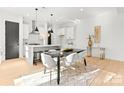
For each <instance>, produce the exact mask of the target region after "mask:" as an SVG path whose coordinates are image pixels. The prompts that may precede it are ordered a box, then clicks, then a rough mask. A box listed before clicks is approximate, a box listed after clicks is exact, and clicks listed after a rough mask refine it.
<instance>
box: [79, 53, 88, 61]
mask: <svg viewBox="0 0 124 93" xmlns="http://www.w3.org/2000/svg"><path fill="white" fill-rule="evenodd" d="M77 55H78V61H82V60H83V59H84V57H85V56H86V51H83V52H80V53H77Z"/></svg>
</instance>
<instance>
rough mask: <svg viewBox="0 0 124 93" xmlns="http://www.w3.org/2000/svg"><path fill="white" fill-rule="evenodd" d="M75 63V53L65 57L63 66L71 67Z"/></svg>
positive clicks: (76, 57)
mask: <svg viewBox="0 0 124 93" xmlns="http://www.w3.org/2000/svg"><path fill="white" fill-rule="evenodd" d="M77 61H78V55H77V53H72V54H70V55H68V56H67V57H66V61H65V65H66V66H70V65H73V64H74V63H75V62H77Z"/></svg>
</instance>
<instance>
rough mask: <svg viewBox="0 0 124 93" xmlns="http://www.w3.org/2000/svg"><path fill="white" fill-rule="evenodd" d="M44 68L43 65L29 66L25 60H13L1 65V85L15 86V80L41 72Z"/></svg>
mask: <svg viewBox="0 0 124 93" xmlns="http://www.w3.org/2000/svg"><path fill="white" fill-rule="evenodd" d="M42 69H43V66H42V64H41V63H37V65H34V66H32V65H29V64H28V63H26V61H25V59H12V60H7V61H4V62H2V64H0V85H13V84H14V83H13V80H14V79H16V78H18V77H20V76H24V75H27V74H30V73H35V72H38V71H41V70H42Z"/></svg>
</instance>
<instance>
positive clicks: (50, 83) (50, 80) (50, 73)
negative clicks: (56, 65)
mask: <svg viewBox="0 0 124 93" xmlns="http://www.w3.org/2000/svg"><path fill="white" fill-rule="evenodd" d="M51 78H52V70H50V85H51Z"/></svg>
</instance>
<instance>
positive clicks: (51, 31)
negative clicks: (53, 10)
mask: <svg viewBox="0 0 124 93" xmlns="http://www.w3.org/2000/svg"><path fill="white" fill-rule="evenodd" d="M50 16H51V24H50V30H49V31H48V32H49V33H53V29H52V27H53V26H52V17H53V14H50Z"/></svg>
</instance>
